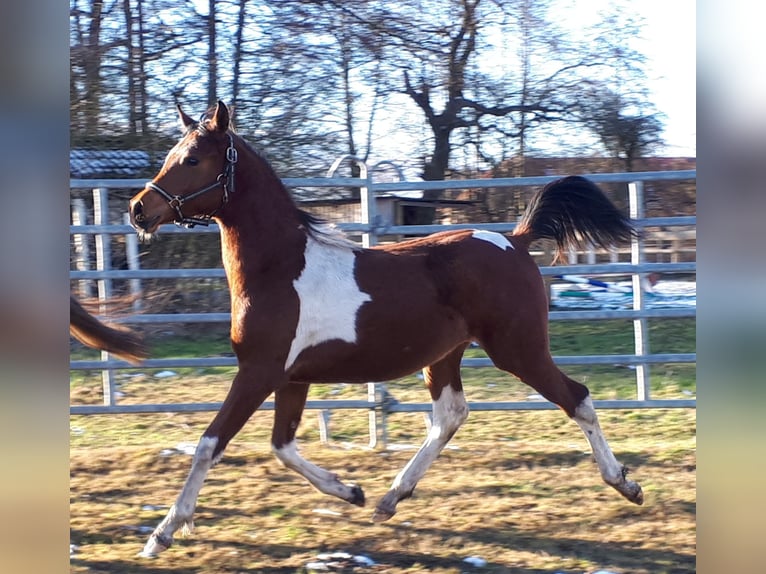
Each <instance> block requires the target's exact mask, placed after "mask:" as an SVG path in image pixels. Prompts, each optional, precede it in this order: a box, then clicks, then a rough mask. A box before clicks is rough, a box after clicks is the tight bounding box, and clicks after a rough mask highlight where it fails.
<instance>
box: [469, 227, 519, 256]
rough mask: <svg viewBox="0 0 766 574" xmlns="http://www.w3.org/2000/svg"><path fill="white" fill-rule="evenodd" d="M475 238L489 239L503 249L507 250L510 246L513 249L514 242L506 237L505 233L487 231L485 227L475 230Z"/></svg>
mask: <svg viewBox="0 0 766 574" xmlns="http://www.w3.org/2000/svg"><path fill="white" fill-rule="evenodd" d="M471 237H473V238H474V239H481V240H482V241H488V242H489V243H492V244H493V245H497V246H498V247H499V248H500V249H502V250H503V251H505V250H507V249H508V248H509V247H510V248H511V249H513V244H512V243H511V242H510V241H508V238H507V237H505V235H501V234H500V233H495V232H494V231H485V230H484V229H477V230H476V231H474V232H473V235H472V236H471Z"/></svg>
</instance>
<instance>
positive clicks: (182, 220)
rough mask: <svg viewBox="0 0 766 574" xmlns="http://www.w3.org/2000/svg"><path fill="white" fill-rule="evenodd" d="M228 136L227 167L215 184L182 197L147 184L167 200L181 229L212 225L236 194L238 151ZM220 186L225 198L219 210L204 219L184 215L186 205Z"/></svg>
mask: <svg viewBox="0 0 766 574" xmlns="http://www.w3.org/2000/svg"><path fill="white" fill-rule="evenodd" d="M228 136H229V147H228V148H226V165H224V168H223V171H222V172H221V173H220V174H218V177H217V178H216V179H215V182H214V183H211V184H210V185H208V186H207V187H203V188H202V189H200V190H199V191H195V192H193V193H189V194H187V195H184V196H181V195H170V194H169V193H168V192H167V191H165V190H164V189H162V188H161V187H160V186H159V185H157V184H156V183H154V182H153V181H150V182H147V184H146V187H148V188H149V189H153V190H154V191H156V192H157V193H159V194H160V195H161V196H162V197H163V198H164V199H165V200H167V202H168V205H170V207H172V208H173V209H174V210H175V212H176V214H177V215H178V217H177V218H176V219H174V220H173V223H175V224H176V225H178V226H180V227H186V228H187V229H191V228H192V227H194V226H195V225H205V226H207V225H210V220H211V219H212V218H213V216H214V215H215V214H216V213H218V212H219V211H220V209H221V208H222V207H223V206H224V205H225V204H226V202H228V201H229V193H234V165H235V164H236V163H237V150H236V149H235V148H234V139H233V138H232V137H231V134H228ZM218 186H221V188H222V189H223V197H222V198H221V205H220V206H219V207H218V208H217V209H215V210H214V211H213V212H212V213H210V214H208V215H203V216H202V217H187V216H185V215H184V214H183V212H182V211H181V207H182V206H183V204H184V203H186V202H187V201H191V200H192V199H194V198H196V197H199V196H200V195H202V194H203V193H206V192H208V191H210V190H211V189H215V188H216V187H218Z"/></svg>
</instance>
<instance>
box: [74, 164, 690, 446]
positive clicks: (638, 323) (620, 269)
mask: <svg viewBox="0 0 766 574" xmlns="http://www.w3.org/2000/svg"><path fill="white" fill-rule="evenodd" d="M342 159H345V158H342ZM338 163H339V162H336V163H335V165H334V166H333V168H331V171H330V172H328V177H326V178H301V179H291V178H286V179H284V180H283V181H284V183H285V184H286V185H287V186H288V187H293V188H303V189H311V188H326V187H333V188H337V187H353V188H358V189H360V191H361V207H362V210H361V213H362V216H361V221H360V222H348V223H342V224H339V225H338V227H339V228H340V229H342V230H344V231H346V232H349V233H355V234H361V237H362V243H363V245H364V246H372V245H375V244H376V243H377V241H378V238H379V237H380V236H383V235H386V236H390V235H425V234H429V233H432V232H435V231H443V230H446V229H459V228H470V229H485V230H491V231H498V232H509V231H512V230H513V228H514V227H515V223H510V222H509V223H484V224H475V223H471V224H456V225H406V226H402V225H383V224H381V221H380V219H379V218H378V217H377V216H376V213H375V201H374V198H375V197H376V195H377V194H381V193H386V192H396V191H411V190H427V189H486V188H513V187H519V186H541V185H545V184H546V183H549V182H550V181H553V180H554V179H556V178H557V177H558V176H541V177H524V178H500V179H481V180H451V181H438V182H422V181H400V182H394V183H375V182H373V181H372V177H371V176H370V175H368V171H367V169H366V166H364V164H361V167H362V168H363V169H362V170H361V177H359V178H338V177H330V176H332V175H333V173H332V172H333V171H334V169H335V168H337V165H338ZM586 176H587V177H588V178H590V179H592V180H593V181H595V182H597V183H608V182H609V183H612V182H622V183H627V184H628V190H629V202H630V215H631V217H632V218H633V220H634V223H635V225H636V226H637V227H639V228H644V227H660V226H662V227H667V226H673V227H687V228H692V229H695V228H696V217H695V216H683V217H662V218H650V219H647V218H645V217H644V211H643V205H644V201H643V186H644V182H647V181H682V180H696V170H687V171H668V172H639V173H611V174H589V175H586ZM144 183H145V182H144V181H143V180H140V181H139V180H78V179H73V180H70V187H71V188H72V189H92V190H93V194H94V209H95V214H94V224H93V225H85V224H83V223H82V221H83V220H82V219H78V216H76V215H73V224H72V225H71V226H70V234H71V235H72V237H73V240H74V242H75V245H76V247H77V246H78V245H79V246H80V248H81V249H82V248H84V247H83V245H84V242H82V236H84V235H88V234H92V235H95V236H96V252H97V253H96V267H97V268H96V269H95V270H72V271H71V272H70V278H71V279H73V280H94V279H95V280H98V286H99V289H98V292H99V297H100V298H108V297H109V296H110V295H111V293H110V287H109V286H110V282H111V280H113V279H128V280H133V281H140V280H141V279H148V278H214V277H215V278H222V277H224V272H223V269H220V268H216V269H140V268H139V266H138V262H137V257H134V256H133V255H134V254H135V252H137V244H136V243H135V242H136V238H135V233H134V230H133V229H132V228H131V227H130V226H129V225H128V224H127V222H125V223H123V224H110V223H109V221H108V200H109V190H110V189H115V188H121V189H125V188H128V189H131V188H133V189H137V190H138V189H141V188H142V187H143V185H144ZM162 232H163V233H217V232H218V229H217V227H216V226H215V225H213V226H210V227H208V228H204V227H203V228H195V229H192V230H188V229H182V228H179V227H175V226H172V225H170V226H163V229H162ZM113 235H124V236H125V237H126V247H127V250H128V254H127V255H128V257H127V258H128V266H129V269H120V270H118V269H112V268H111V264H110V260H109V251H110V250H109V239H110V237H111V236H113ZM644 247H645V246H644V242H643V239H642V238H637V239H635V240H634V241H633V243H632V245H631V250H630V262H629V263H619V262H618V263H614V262H613V263H601V264H595V263H587V264H573V265H568V266H566V267H561V266H556V267H550V266H543V267H541V268H540V269H541V272H542V274H543V275H544V276H548V275H560V274H561V273H562V272H564V271H565V272H566V273H567V274H587V275H622V276H625V275H630V276H631V278H632V287H633V289H632V292H633V305H632V309H629V310H627V309H626V310H580V311H574V310H572V311H551V312H550V320H551V321H561V320H600V319H629V320H632V321H633V326H634V342H635V352H634V354H632V355H608V354H607V355H588V356H557V357H554V360H555V362H556V363H557V364H559V365H586V364H609V365H613V364H622V365H631V366H634V367H635V373H636V398H635V399H632V400H609V401H604V400H601V401H594V403H595V405H596V407H597V408H601V409H604V408H607V409H636V408H695V407H696V400H695V399H672V400H671V399H653V398H652V397H651V395H650V385H649V374H650V365H652V364H658V363H695V362H696V353H678V354H652V353H650V352H649V350H648V349H649V341H648V328H647V320H648V319H651V318H663V317H694V316H696V307H694V308H669V309H647V308H646V306H645V298H644V292H643V288H642V283H643V282H642V276H643V275H645V274H648V273H651V272H660V273H662V272H671V273H696V262H675V263H649V262H647V261H646V260H645V254H644ZM131 252H133V254H132V253H131ZM229 320H230V316H229V314H228V313H183V314H181V313H178V314H175V313H173V314H135V315H131V316H129V317H127V318H126V321H127V322H130V323H135V324H150V323H183V322H195V323H197V322H215V323H226V322H228V321H229ZM229 366H236V359H235V358H234V357H207V358H196V359H186V358H184V359H182V358H169V359H149V360H146V361H145V362H144V363H143V365H142V366H141V367H133V366H131V365H129V364H128V363H125V362H123V361H119V360H115V359H113V358H111V357H110V356H109V355H108V354H107V353H102V357H101V360H98V361H90V360H78V361H75V360H72V361H70V369H71V370H101V371H102V380H103V390H104V404H103V405H71V406H70V413H71V414H78V415H85V414H103V413H158V412H192V411H212V410H217V409H218V408H219V407H220V404H221V403H217V402H216V403H183V404H130V405H127V404H119V403H118V402H117V400H116V398H115V384H114V373H115V371H116V370H122V369H134V368H142V369H167V368H182V367H229ZM462 366H463V367H465V368H474V367H486V366H492V363H491V362H490V361H489V359H468V358H467V359H464V360H463V363H462ZM273 406H274V405H273V402H270V401H269V402H266V403H264V405H263V406H262V407H261V408H262V409H273ZM469 407H470V409H471V410H474V411H489V410H539V409H551V408H557V407H556V406H555V405H553V404H552V403H549V402H547V401H520V402H517V401H514V402H469ZM306 408H308V409H319V410H321V411H330V410H333V409H349V408H351V409H366V410H368V411H369V415H370V443H371V445H374V444H375V443H376V442H377V440H378V437H379V436H382V437H383V440H384V441H385V418H386V416H387V415H389V414H391V413H400V412H419V411H420V412H430V410H431V404H430V403H399V402H397V401H396V400H395V399H394V398H393V397H391V395H390V394H389V393H388V392H387V391H386V386H385V384H383V383H369V384H368V390H367V399H366V400H316V401H308V402H307V405H306ZM321 420H322V417H320V422H321ZM324 420H325V421H326V417H325V419H324ZM320 430H322V431H323V436H325V433H326V428H325V429H320Z"/></svg>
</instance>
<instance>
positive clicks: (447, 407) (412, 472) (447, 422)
mask: <svg viewBox="0 0 766 574" xmlns="http://www.w3.org/2000/svg"><path fill="white" fill-rule="evenodd" d="M466 418H468V404H467V403H466V401H465V395H464V394H463V392H462V391H455V390H453V389H452V387H445V388H444V389H443V390H442V394H441V396H440V397H439V399H438V400H436V401H434V402H433V423H432V424H431V430H430V431H428V435H427V436H426V440H425V442H423V444H422V446H421V447H420V449H419V450H418V452H416V453H415V456H413V457H412V458H411V459H410V461H409V462H408V463H407V464H406V466H405V467H404V468H403V469H402V470H401V472H400V473H399V474H398V475H397V476H396V478H395V479H394V482H393V484H392V485H391V490H395V491H397V492H398V493H399V494H403V495H405V496H407V495H409V494H410V493H411V492H412V491H413V490H414V488H415V485H416V484H417V483H418V481H419V480H420V479H421V478H423V475H424V474H425V473H426V471H427V470H428V468H429V467H430V466H431V464H433V462H434V460H436V458H437V457H438V456H439V453H440V452H441V451H442V449H443V448H444V447H445V446H446V444H447V443H448V442H449V440H450V439H451V438H452V435H454V434H455V432H457V430H458V429H459V428H460V425H462V424H463V422H465V419H466Z"/></svg>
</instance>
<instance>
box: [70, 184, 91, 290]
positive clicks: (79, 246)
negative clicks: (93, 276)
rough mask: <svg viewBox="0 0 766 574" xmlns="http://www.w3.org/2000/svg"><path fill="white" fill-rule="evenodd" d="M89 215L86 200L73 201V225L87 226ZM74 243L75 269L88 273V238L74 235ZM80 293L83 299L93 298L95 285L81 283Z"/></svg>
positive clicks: (82, 235)
mask: <svg viewBox="0 0 766 574" xmlns="http://www.w3.org/2000/svg"><path fill="white" fill-rule="evenodd" d="M87 221H88V220H87V215H86V210H85V200H84V199H83V198H81V197H76V198H74V199H73V200H72V225H86V224H87ZM72 242H73V243H74V257H75V269H77V270H78V271H87V270H88V269H89V268H90V244H89V243H88V236H87V235H85V234H82V233H75V234H74V235H72ZM79 286H80V287H79V291H80V296H81V297H92V296H93V285H92V284H91V282H90V281H89V280H87V279H81V280H80V281H79Z"/></svg>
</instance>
